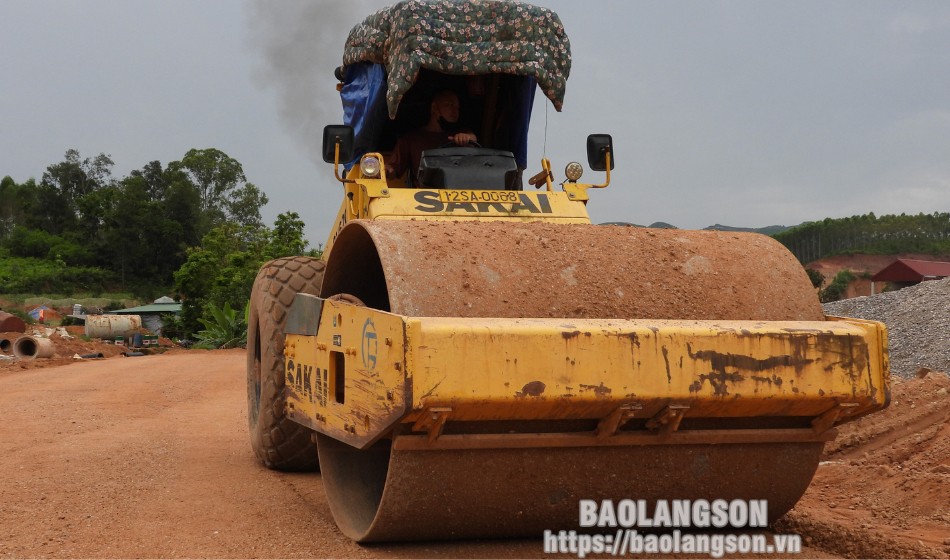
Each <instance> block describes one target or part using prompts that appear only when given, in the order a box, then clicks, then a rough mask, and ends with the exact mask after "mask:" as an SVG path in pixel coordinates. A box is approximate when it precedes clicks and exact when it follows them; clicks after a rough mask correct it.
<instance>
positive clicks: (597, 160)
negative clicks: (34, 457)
mask: <svg viewBox="0 0 950 560" xmlns="http://www.w3.org/2000/svg"><path fill="white" fill-rule="evenodd" d="M608 150H609V151H610V169H613V168H614V159H615V157H614V141H613V139H612V138H611V137H610V135H609V134H591V135H590V136H588V137H587V165H589V166H590V168H591V169H592V170H594V171H606V170H607V157H606V156H607V151H608Z"/></svg>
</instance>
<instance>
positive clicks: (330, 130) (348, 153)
mask: <svg viewBox="0 0 950 560" xmlns="http://www.w3.org/2000/svg"><path fill="white" fill-rule="evenodd" d="M353 143H354V141H353V127H352V126H346V125H344V124H331V125H327V126H325V127H324V128H323V161H325V162H327V163H336V162H335V161H334V152H335V148H336V145H337V144H339V145H340V163H344V162H347V161H350V160H352V159H353Z"/></svg>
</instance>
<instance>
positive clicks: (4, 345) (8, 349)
mask: <svg viewBox="0 0 950 560" xmlns="http://www.w3.org/2000/svg"><path fill="white" fill-rule="evenodd" d="M14 340H15V339H13V338H10V337H9V336H5V335H0V354H10V353H12V352H13V341H14Z"/></svg>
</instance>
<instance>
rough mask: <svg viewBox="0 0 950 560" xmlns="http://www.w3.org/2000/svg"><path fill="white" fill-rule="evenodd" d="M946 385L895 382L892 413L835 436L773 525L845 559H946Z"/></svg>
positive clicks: (935, 376) (949, 384)
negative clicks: (800, 493)
mask: <svg viewBox="0 0 950 560" xmlns="http://www.w3.org/2000/svg"><path fill="white" fill-rule="evenodd" d="M948 392H950V377H948V376H947V375H946V374H943V373H937V372H930V373H927V374H926V375H925V376H924V377H922V378H914V379H910V380H901V379H896V378H895V379H894V380H893V385H892V393H891V405H890V407H889V408H887V409H886V410H885V411H883V412H880V413H877V414H872V415H870V416H867V417H865V418H862V419H859V420H857V421H855V422H852V423H850V424H846V425H844V426H842V427H841V428H840V431H839V435H838V438H837V439H836V440H835V441H833V442H830V443H829V444H827V446H826V447H825V455H826V457H825V460H824V461H823V462H822V464H821V466H820V467H819V468H818V473H817V474H816V475H815V479H814V481H813V482H812V484H811V487H809V489H808V492H806V493H805V496H804V497H803V498H802V500H801V501H800V502H799V503H798V505H796V506H795V508H794V509H793V510H792V511H791V512H789V513H788V515H786V516H785V517H784V518H783V519H782V520H780V521H779V523H778V525H779V527H777V528H779V529H780V530H782V531H788V532H793V533H799V534H801V535H802V536H803V538H804V540H805V542H806V544H807V545H809V546H815V547H818V548H821V549H823V550H827V551H829V552H832V553H835V554H840V555H842V556H845V557H848V558H950V395H948Z"/></svg>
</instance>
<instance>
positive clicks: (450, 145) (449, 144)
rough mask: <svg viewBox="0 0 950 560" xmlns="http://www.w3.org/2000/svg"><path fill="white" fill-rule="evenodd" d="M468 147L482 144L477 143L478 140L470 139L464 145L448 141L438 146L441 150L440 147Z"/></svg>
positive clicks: (476, 146)
mask: <svg viewBox="0 0 950 560" xmlns="http://www.w3.org/2000/svg"><path fill="white" fill-rule="evenodd" d="M469 147H471V148H481V147H482V145H481V144H479V143H478V142H475V141H474V140H472V141H471V142H469V143H468V144H465V145H464V146H461V145H459V144H456V143H455V142H449V143H448V144H443V145H442V146H439V149H440V150H441V149H442V148H469Z"/></svg>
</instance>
